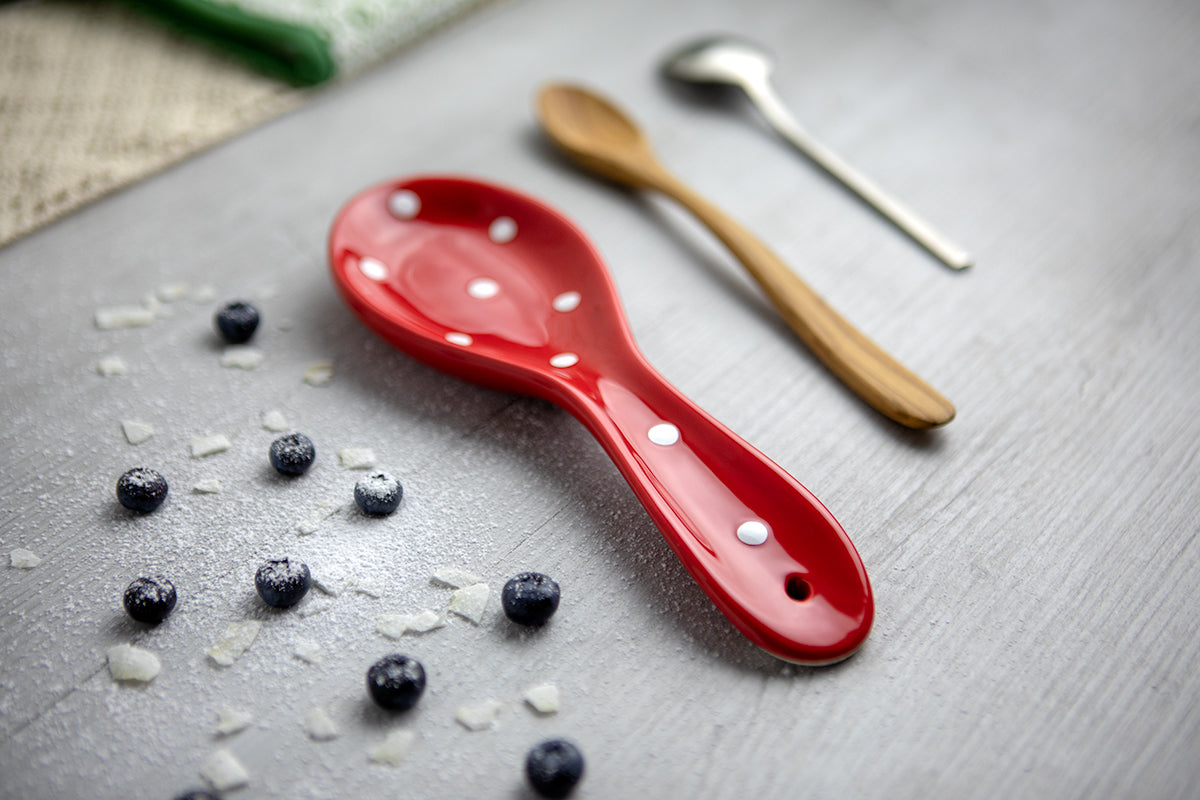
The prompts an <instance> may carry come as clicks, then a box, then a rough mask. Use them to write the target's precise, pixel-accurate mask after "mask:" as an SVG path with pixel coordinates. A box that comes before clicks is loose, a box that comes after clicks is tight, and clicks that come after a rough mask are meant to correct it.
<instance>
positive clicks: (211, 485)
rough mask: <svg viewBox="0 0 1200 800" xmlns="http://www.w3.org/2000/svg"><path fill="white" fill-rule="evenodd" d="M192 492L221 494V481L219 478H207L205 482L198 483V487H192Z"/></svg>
mask: <svg viewBox="0 0 1200 800" xmlns="http://www.w3.org/2000/svg"><path fill="white" fill-rule="evenodd" d="M192 491H193V492H195V493H196V494H220V492H221V481H220V479H218V478H205V479H204V480H199V481H196V485H195V486H193V487H192Z"/></svg>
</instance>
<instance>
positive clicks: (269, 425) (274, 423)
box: [262, 408, 292, 433]
mask: <svg viewBox="0 0 1200 800" xmlns="http://www.w3.org/2000/svg"><path fill="white" fill-rule="evenodd" d="M262 426H263V427H264V428H266V429H267V430H269V431H272V432H274V433H283V432H284V431H287V430H291V427H292V426H291V425H289V424H288V418H287V416H286V415H285V414H284V413H283V412H282V411H280V410H279V409H277V408H273V409H271V410H270V411H264V412H263V415H262Z"/></svg>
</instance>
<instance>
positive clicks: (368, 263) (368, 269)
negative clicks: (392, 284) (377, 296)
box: [358, 257, 388, 281]
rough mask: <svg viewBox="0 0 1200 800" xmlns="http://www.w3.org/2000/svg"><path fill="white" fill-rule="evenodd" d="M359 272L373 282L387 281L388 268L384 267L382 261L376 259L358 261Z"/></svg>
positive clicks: (367, 258)
mask: <svg viewBox="0 0 1200 800" xmlns="http://www.w3.org/2000/svg"><path fill="white" fill-rule="evenodd" d="M358 270H359V272H361V273H362V274H363V275H366V276H367V277H368V278H370V279H371V280H373V281H386V280H387V276H388V272H387V267H385V266H384V265H383V262H382V261H377V260H375V259H374V258H369V257H363V258H360V259H359V260H358Z"/></svg>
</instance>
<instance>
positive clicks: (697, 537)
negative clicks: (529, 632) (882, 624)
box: [560, 354, 874, 665]
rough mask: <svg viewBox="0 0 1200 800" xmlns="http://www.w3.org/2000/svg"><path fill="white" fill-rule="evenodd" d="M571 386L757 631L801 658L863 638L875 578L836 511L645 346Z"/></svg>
mask: <svg viewBox="0 0 1200 800" xmlns="http://www.w3.org/2000/svg"><path fill="white" fill-rule="evenodd" d="M629 364H630V366H632V367H634V368H633V369H631V370H625V371H622V372H621V373H620V374H619V375H618V376H617V377H614V376H613V375H612V374H606V376H605V377H604V378H600V379H598V380H596V381H595V383H594V385H591V386H588V387H585V388H580V387H579V386H578V385H577V384H576V385H574V386H572V387H571V388H569V389H568V391H567V392H566V394H567V395H569V396H567V397H561V398H560V400H561V401H562V404H563V405H564V406H565V407H567V408H568V409H569V410H571V412H572V413H573V414H574V415H575V416H576V417H577V418H579V419H580V421H581V422H583V424H584V425H585V426H587V427H588V429H589V430H591V432H592V433H593V435H595V437H596V438H597V440H598V441H599V442H600V444H601V445H602V446H603V447H604V449H605V450H606V451H607V452H608V454H609V456H610V457H611V458H612V460H613V462H614V463H615V464H616V466H617V467H618V469H620V471H621V473H622V474H623V475H624V476H625V479H626V480H627V481H628V482H629V485H630V487H632V488H633V490H634V492H635V493H636V494H637V496H638V498H639V499H640V500H641V502H642V504H643V506H645V508H646V510H647V511H648V512H649V514H650V516H651V517H652V518H653V520H654V522H655V523H656V525H657V526H658V528H659V530H660V531H661V532H662V534H663V536H664V537H665V538H666V540H667V542H668V544H670V546H671V548H672V549H673V550H674V551H675V553H676V555H678V557H679V558H680V560H681V561H682V562H683V564H684V565H685V566H686V567H687V570H688V572H689V573H691V575H692V577H693V578H695V580H696V581H697V582H698V583H699V584H700V586H701V588H702V589H703V590H704V591H705V593H707V594H708V596H709V597H710V598H711V599H712V601H713V602H714V603H715V604H716V605H717V607H718V608H719V609H720V610H721V611H722V612H723V613H724V614H725V616H726V617H728V618H729V620H730V621H731V622H733V624H734V625H735V626H736V627H737V628H738V629H739V630H740V631H741V632H742V633H743V634H744V635H745V636H746V637H747V638H749V639H750V640H751V641H752V642H754V643H755V644H757V645H758V646H759V647H762V648H763V649H765V650H767V651H768V652H770V653H772V654H773V655H775V656H777V657H779V658H782V659H785V660H788V661H792V662H796V663H800V664H810V665H820V664H830V663H834V662H837V661H841V660H842V659H844V658H846V657H848V656H850V655H851V654H852V653H854V651H855V650H856V649H857V648H858V647H859V645H860V644H862V642H863V640H864V639H865V638H866V636H867V633H868V631H869V630H870V628H871V623H872V621H873V619H874V600H873V598H872V593H871V586H870V582H869V581H868V578H867V573H866V570H865V568H864V567H863V564H862V561H861V560H860V558H859V556H858V553H857V551H856V550H855V548H854V545H853V544H852V543H851V541H850V539H849V537H848V536H847V535H846V532H845V531H844V530H843V529H842V527H841V525H839V524H838V522H837V520H835V519H834V518H833V515H832V514H830V513H829V511H828V510H827V509H826V508H825V506H824V505H822V504H821V502H820V501H819V500H817V499H816V497H814V496H813V495H812V493H811V492H809V491H808V490H807V489H806V488H804V486H802V485H801V484H800V483H799V482H798V481H797V480H796V479H795V478H793V477H792V476H791V475H789V474H788V473H787V472H785V471H784V470H783V469H782V468H781V467H779V466H778V465H777V464H775V463H774V462H773V461H771V460H770V459H768V458H767V457H766V456H764V455H763V454H762V453H760V452H758V451H757V450H755V449H754V448H753V447H751V446H750V445H749V444H747V443H746V442H745V441H743V440H742V439H740V438H738V436H737V435H735V434H734V433H733V432H732V431H730V430H729V429H728V428H726V427H725V426H723V425H722V424H721V423H719V422H718V421H717V420H715V419H714V418H712V417H711V416H709V415H708V414H707V413H705V412H704V411H703V410H701V409H700V408H699V407H697V406H696V405H695V404H694V403H692V402H691V401H690V400H688V399H687V398H686V397H684V396H683V395H682V394H681V393H680V392H679V391H678V390H677V389H675V388H674V387H673V386H671V385H670V384H669V383H668V382H667V381H666V380H665V379H664V378H662V376H661V375H659V374H658V373H657V372H656V371H654V369H653V368H652V367H651V366H650V365H649V364H648V363H646V362H645V360H644V359H642V358H641V357H640V354H639V357H638V358H637V359H633V360H631V361H630V362H629Z"/></svg>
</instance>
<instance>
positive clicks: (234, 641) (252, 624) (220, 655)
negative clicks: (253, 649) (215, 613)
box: [207, 619, 262, 667]
mask: <svg viewBox="0 0 1200 800" xmlns="http://www.w3.org/2000/svg"><path fill="white" fill-rule="evenodd" d="M261 629H262V623H261V622H259V621H258V620H253V619H248V620H246V621H245V622H231V623H229V624H228V625H227V626H225V633H223V634H221V638H220V639H219V640H218V641H217V643H216V644H214V645H213V646H212V647H210V648H208V650H207V653H208V657H209V658H211V659H212V660H213V661H215V662H217V663H218V664H220V665H221V666H222V667H228V666H230V665H231V664H233V662H234V661H237V660H238V657H239V656H241V655H242V653H244V652H246V650H247V648H249V647H250V645H252V644H254V640H255V639H256V638H257V637H258V632H259V631H260V630H261Z"/></svg>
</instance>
